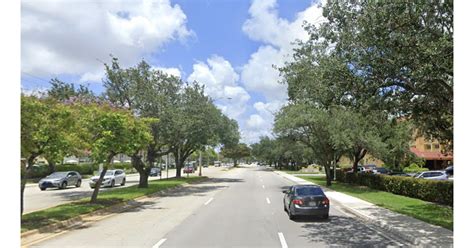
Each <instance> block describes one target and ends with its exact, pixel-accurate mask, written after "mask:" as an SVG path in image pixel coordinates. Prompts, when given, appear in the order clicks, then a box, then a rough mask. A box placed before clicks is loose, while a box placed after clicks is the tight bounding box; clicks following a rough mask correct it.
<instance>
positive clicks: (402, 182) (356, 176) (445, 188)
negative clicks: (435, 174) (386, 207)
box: [336, 171, 454, 206]
mask: <svg viewBox="0 0 474 248" xmlns="http://www.w3.org/2000/svg"><path fill="white" fill-rule="evenodd" d="M336 180H337V181H340V182H344V183H350V184H357V185H364V186H367V187H369V188H372V189H377V190H382V191H387V192H390V193H394V194H397V195H404V196H408V197H412V198H417V199H420V200H424V201H429V202H436V203H440V204H445V205H450V206H453V188H454V186H453V182H452V181H448V180H446V181H445V180H426V179H416V178H412V177H402V176H388V175H380V174H377V175H374V174H365V173H362V174H361V173H350V172H346V173H344V172H342V171H337V175H336Z"/></svg>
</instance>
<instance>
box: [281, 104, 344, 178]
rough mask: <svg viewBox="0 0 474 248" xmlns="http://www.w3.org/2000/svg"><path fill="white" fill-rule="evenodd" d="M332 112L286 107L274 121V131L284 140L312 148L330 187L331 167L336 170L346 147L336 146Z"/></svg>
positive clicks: (305, 106)
mask: <svg viewBox="0 0 474 248" xmlns="http://www.w3.org/2000/svg"><path fill="white" fill-rule="evenodd" d="M332 122H333V116H332V113H331V112H330V111H327V110H325V109H320V108H317V107H315V106H314V105H310V104H290V105H288V106H285V107H283V109H282V110H281V111H280V112H279V113H278V114H277V116H276V118H275V127H274V131H275V132H276V133H277V134H279V135H280V136H283V137H290V138H293V139H295V140H298V141H300V142H302V143H303V144H305V145H307V146H308V147H309V148H311V149H312V151H313V153H314V156H315V158H316V159H317V162H318V163H319V164H321V165H322V166H324V169H325V172H326V185H327V186H330V185H331V180H332V178H331V173H330V170H331V167H334V166H335V165H336V163H337V162H338V161H339V159H340V158H341V156H342V155H343V154H344V152H345V151H346V150H347V147H341V146H336V145H335V142H334V137H335V135H334V134H335V133H337V132H338V130H337V129H336V128H335V127H334V126H333V123H332Z"/></svg>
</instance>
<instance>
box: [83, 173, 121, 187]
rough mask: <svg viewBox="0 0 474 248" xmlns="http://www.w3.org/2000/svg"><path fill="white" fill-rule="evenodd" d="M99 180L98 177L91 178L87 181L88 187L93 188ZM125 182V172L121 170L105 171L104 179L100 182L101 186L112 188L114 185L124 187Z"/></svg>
mask: <svg viewBox="0 0 474 248" xmlns="http://www.w3.org/2000/svg"><path fill="white" fill-rule="evenodd" d="M98 180H99V176H93V177H91V180H90V181H89V186H90V187H91V188H94V187H95V185H96V183H97V181H98ZM125 182H126V175H125V171H123V170H107V172H105V176H104V179H103V180H102V184H101V187H102V186H108V187H114V186H115V185H116V184H120V185H121V186H123V185H125Z"/></svg>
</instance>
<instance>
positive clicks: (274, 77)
mask: <svg viewBox="0 0 474 248" xmlns="http://www.w3.org/2000/svg"><path fill="white" fill-rule="evenodd" d="M324 2H325V1H323V4H324ZM277 8H278V6H277V3H276V0H260V1H257V0H255V1H253V2H252V4H251V6H250V9H249V15H250V18H249V19H247V20H246V21H245V23H244V25H243V26H242V30H243V32H244V33H245V34H247V36H248V37H249V38H250V39H252V40H254V41H258V42H261V43H262V45H261V46H260V47H259V48H258V50H257V51H256V52H255V53H253V54H252V55H251V56H250V59H249V60H248V62H247V63H246V64H245V65H244V66H243V67H242V72H241V79H242V83H243V85H244V86H245V88H246V89H247V90H249V91H253V92H259V93H261V94H263V95H264V97H265V100H266V102H256V103H254V105H253V108H254V109H255V111H256V112H257V114H253V115H251V116H249V117H248V118H247V120H246V121H244V125H243V126H242V136H243V139H244V142H246V143H254V142H258V140H259V137H260V136H264V135H267V136H271V135H272V131H271V129H272V126H273V121H274V114H275V113H276V112H277V111H278V110H279V109H280V107H281V106H283V105H284V104H285V103H286V102H287V100H286V99H287V86H286V85H285V84H281V83H280V81H282V78H281V77H280V76H279V71H278V70H277V69H275V68H274V67H275V66H276V67H282V66H283V65H284V63H285V61H291V59H292V55H293V48H294V47H295V45H294V44H292V43H293V42H294V41H295V40H297V39H298V40H302V41H305V40H307V39H308V38H309V37H308V34H307V33H306V31H305V30H304V28H303V27H302V25H303V23H304V21H307V22H309V23H312V24H317V23H320V22H322V21H324V18H323V17H322V7H321V6H320V5H319V4H316V3H312V4H311V6H309V7H308V8H306V9H305V10H303V11H301V12H299V13H297V14H296V15H295V19H294V20H293V21H289V20H287V19H284V18H280V17H279V15H278V9H277ZM262 121H263V122H262Z"/></svg>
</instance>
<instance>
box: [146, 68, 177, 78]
mask: <svg viewBox="0 0 474 248" xmlns="http://www.w3.org/2000/svg"><path fill="white" fill-rule="evenodd" d="M152 69H155V70H159V71H162V72H164V73H166V74H168V75H172V76H175V77H178V78H181V71H180V70H179V69H178V68H175V67H168V68H166V67H152Z"/></svg>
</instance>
